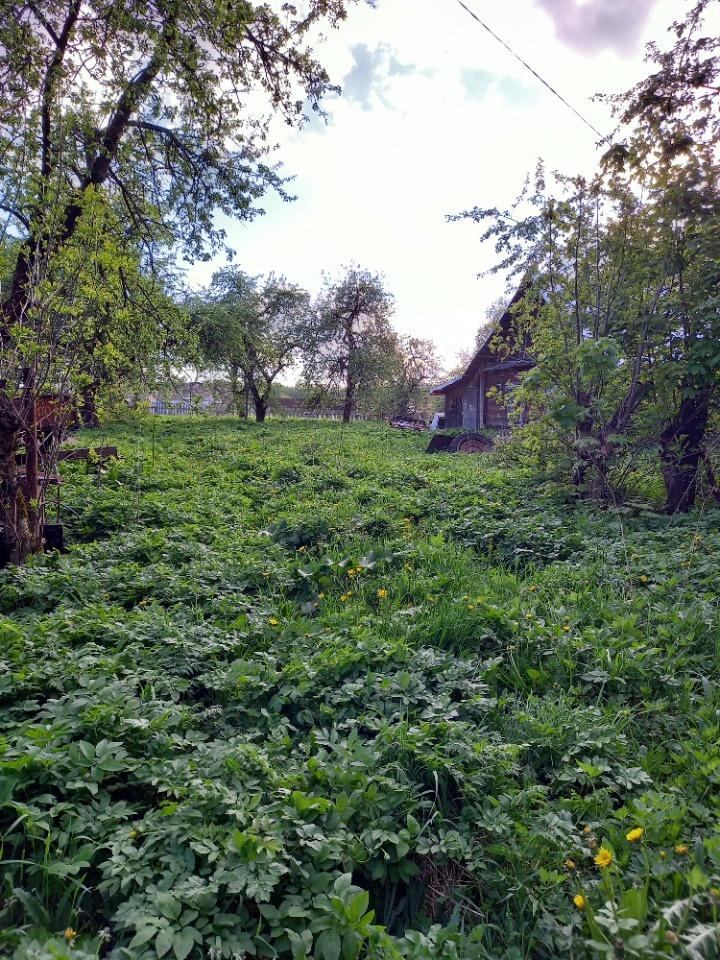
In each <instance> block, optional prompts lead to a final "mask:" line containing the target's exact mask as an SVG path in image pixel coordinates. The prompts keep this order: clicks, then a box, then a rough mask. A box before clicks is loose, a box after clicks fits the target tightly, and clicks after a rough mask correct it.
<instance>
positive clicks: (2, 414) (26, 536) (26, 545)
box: [0, 391, 43, 566]
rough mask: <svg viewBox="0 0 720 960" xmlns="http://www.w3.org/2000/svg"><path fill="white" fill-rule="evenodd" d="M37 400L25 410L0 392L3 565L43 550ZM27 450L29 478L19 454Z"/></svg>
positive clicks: (0, 553) (0, 562)
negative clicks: (18, 460)
mask: <svg viewBox="0 0 720 960" xmlns="http://www.w3.org/2000/svg"><path fill="white" fill-rule="evenodd" d="M34 415H35V400H34V398H33V399H32V400H31V401H30V403H28V404H27V405H25V409H24V410H23V411H20V410H18V407H17V406H16V404H15V403H14V402H13V399H12V398H11V397H9V396H8V395H7V394H6V393H5V392H4V391H2V392H1V393H0V524H1V525H2V530H1V531H0V566H1V565H3V564H4V563H7V562H10V563H21V562H22V561H23V560H24V559H25V558H26V557H27V556H29V555H30V554H31V553H35V552H37V551H38V550H40V549H41V547H42V515H43V511H42V505H41V504H40V503H39V492H40V491H39V480H38V442H37V425H36V423H35V416H34ZM23 438H24V440H25V447H26V451H27V453H26V460H25V477H24V478H23V477H22V475H21V474H20V472H19V471H18V465H17V453H18V450H19V448H20V446H21V445H22V441H23Z"/></svg>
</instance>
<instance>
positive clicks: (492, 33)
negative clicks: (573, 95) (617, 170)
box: [457, 0, 609, 142]
mask: <svg viewBox="0 0 720 960" xmlns="http://www.w3.org/2000/svg"><path fill="white" fill-rule="evenodd" d="M457 2H458V3H459V4H460V6H461V7H462V8H463V10H465V11H466V13H469V14H470V16H471V17H472V18H473V20H476V21H477V22H478V23H479V24H480V26H481V27H482V28H483V30H486V31H487V32H488V33H489V34H490V36H491V37H493V39H495V40H497V42H498V43H500V44H502V46H503V47H505V49H506V50H507V51H508V53H510V54H511V55H512V56H513V57H515V59H516V60H517V61H519V63H521V64H522V65H523V66H524V67H525V69H526V70H529V71H530V73H531V74H532V75H533V76H534V77H535V78H536V79H538V80H539V81H540V83H541V84H542V85H543V86H544V87H547V88H548V90H549V91H550V93H552V94H553V95H554V96H556V97H557V98H558V100H560V101H561V102H562V103H564V104H565V106H566V107H567V108H568V110H572V112H573V113H574V114H575V116H576V117H578V118H579V119H580V120H582V122H583V123H584V124H585V126H586V127H590V129H591V130H592V132H593V133H595V134H597V136H598V137H600V139H601V140H603V141H607V142H609V137H606V136H604V135H603V134H602V133H600V131H599V130H598V128H597V127H595V126H593V124H592V123H590V121H589V120H588V119H587V118H586V117H584V116H583V115H582V114H581V113H580V111H579V110H577V109H576V108H575V107H574V106H573V105H572V104H571V103H569V102H568V101H567V100H566V99H565V97H564V96H563V95H562V94H561V93H559V92H558V91H557V90H556V89H555V87H553V86H551V85H550V84H549V83H548V82H547V80H545V78H544V77H541V76H540V74H539V73H538V72H537V70H533V68H532V67H531V66H530V64H529V63H528V62H527V60H523V58H522V57H521V56H520V55H519V54H517V53H515V51H514V50H513V48H512V47H511V46H510V45H509V44H507V43H505V41H504V40H503V38H502V37H499V36H498V35H497V34H496V33H495V31H494V30H492V29H491V28H490V27H489V26H488V25H487V24H486V23H485V21H484V20H481V19H480V17H479V16H478V15H477V14H476V13H475V11H474V10H471V9H470V7H469V6H468V5H467V4H466V3H464V2H463V0H457Z"/></svg>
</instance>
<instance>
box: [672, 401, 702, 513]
mask: <svg viewBox="0 0 720 960" xmlns="http://www.w3.org/2000/svg"><path fill="white" fill-rule="evenodd" d="M709 414H710V395H709V393H708V392H707V391H703V392H700V393H695V394H693V395H692V396H689V397H683V399H682V400H681V402H680V406H679V407H678V409H677V411H676V412H675V415H674V416H673V417H672V419H671V420H669V421H668V422H667V425H666V426H665V429H664V430H663V431H662V433H661V434H660V462H661V464H662V474H663V479H664V481H665V506H666V509H667V510H668V512H669V513H687V511H688V510H691V509H692V508H693V507H694V505H695V498H696V496H697V488H698V481H699V479H700V469H701V465H702V463H703V456H704V451H703V443H704V440H705V429H706V427H707V422H708V416H709Z"/></svg>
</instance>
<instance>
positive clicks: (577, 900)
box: [573, 893, 587, 910]
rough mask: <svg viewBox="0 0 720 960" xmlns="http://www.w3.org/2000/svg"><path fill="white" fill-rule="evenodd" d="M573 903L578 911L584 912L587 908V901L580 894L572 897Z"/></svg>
mask: <svg viewBox="0 0 720 960" xmlns="http://www.w3.org/2000/svg"><path fill="white" fill-rule="evenodd" d="M573 903H574V904H575V906H576V907H577V908H578V910H584V909H585V907H586V906H587V900H586V899H585V897H584V896H583V895H582V894H581V893H576V894H575V896H574V897H573Z"/></svg>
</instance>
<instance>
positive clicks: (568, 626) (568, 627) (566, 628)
mask: <svg viewBox="0 0 720 960" xmlns="http://www.w3.org/2000/svg"><path fill="white" fill-rule="evenodd" d="M563 630H564V631H565V633H570V624H569V623H566V624H564V625H563Z"/></svg>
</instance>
